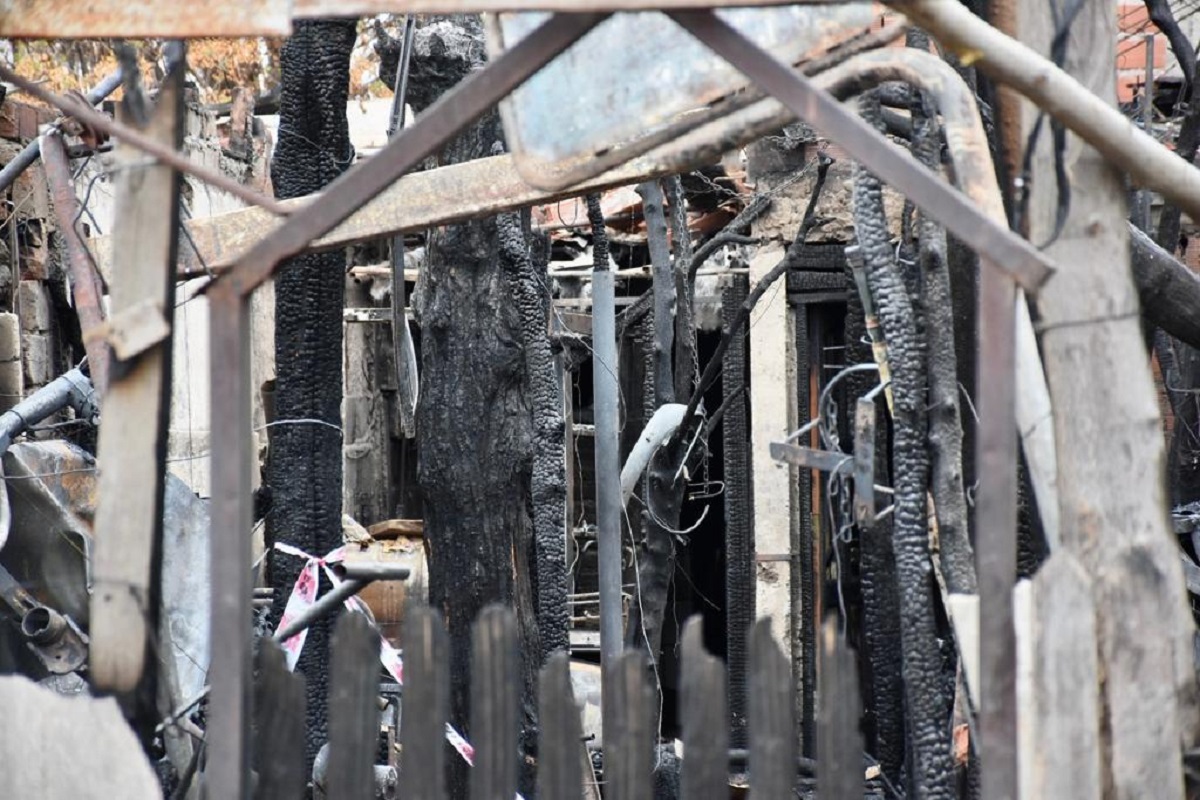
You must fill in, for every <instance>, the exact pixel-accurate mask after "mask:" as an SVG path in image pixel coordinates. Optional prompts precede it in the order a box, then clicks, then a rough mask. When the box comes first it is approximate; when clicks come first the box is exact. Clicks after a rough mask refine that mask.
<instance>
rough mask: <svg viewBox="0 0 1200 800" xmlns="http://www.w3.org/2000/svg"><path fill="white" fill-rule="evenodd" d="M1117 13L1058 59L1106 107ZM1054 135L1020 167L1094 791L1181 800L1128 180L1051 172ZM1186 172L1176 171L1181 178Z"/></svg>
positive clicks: (1089, 22) (1171, 630)
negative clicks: (1082, 590)
mask: <svg viewBox="0 0 1200 800" xmlns="http://www.w3.org/2000/svg"><path fill="white" fill-rule="evenodd" d="M1114 5H1115V3H1114V2H1113V0H1088V2H1085V3H1083V4H1082V6H1081V10H1080V11H1079V13H1078V15H1077V16H1076V17H1075V18H1074V20H1073V22H1072V23H1071V25H1070V37H1069V41H1068V43H1067V47H1066V59H1065V61H1064V65H1063V66H1064V69H1065V71H1066V72H1067V73H1069V74H1070V75H1072V76H1073V77H1075V78H1076V79H1077V80H1078V81H1079V82H1080V83H1081V84H1083V85H1084V86H1085V87H1087V89H1088V90H1089V91H1090V92H1091V93H1092V94H1094V95H1095V96H1096V97H1095V98H1092V99H1093V100H1095V99H1096V98H1099V100H1100V101H1102V103H1104V104H1109V105H1111V104H1112V103H1113V102H1114V101H1115V99H1116V87H1115V74H1114V72H1113V70H1112V69H1111V67H1107V68H1106V67H1104V66H1102V65H1105V64H1111V62H1112V58H1113V53H1114V48H1115V42H1116V33H1117V31H1116V21H1117V17H1116V15H1115V14H1114V8H1113V7H1114ZM1019 7H1020V9H1021V16H1020V19H1019V28H1018V33H1019V34H1020V38H1021V40H1022V41H1023V42H1025V43H1026V44H1027V45H1029V46H1030V47H1032V48H1033V49H1034V50H1035V51H1038V52H1040V53H1043V54H1044V53H1047V52H1049V51H1050V49H1051V38H1052V36H1053V31H1054V24H1053V17H1052V14H1051V7H1050V6H1049V5H1048V4H1046V3H1042V2H1037V0H1026V2H1024V3H1022V4H1020V6H1019ZM1089 97H1090V95H1089ZM1066 105H1068V106H1072V107H1078V106H1079V104H1077V103H1068V104H1066ZM1024 112H1025V114H1024V130H1025V131H1029V130H1030V129H1031V128H1032V126H1033V124H1034V123H1035V119H1036V117H1037V111H1036V109H1034V108H1033V107H1032V106H1030V105H1029V104H1026V105H1025V106H1024ZM1051 139H1052V137H1050V136H1048V135H1043V136H1042V137H1041V138H1040V140H1039V142H1038V145H1037V150H1036V151H1035V155H1034V159H1033V182H1032V186H1033V191H1032V194H1031V195H1030V202H1029V209H1028V220H1029V235H1030V238H1031V239H1032V240H1033V241H1037V242H1044V241H1049V240H1051V238H1052V234H1055V233H1057V234H1058V235H1057V238H1054V239H1053V243H1052V244H1050V245H1049V246H1048V247H1047V248H1046V249H1045V252H1046V254H1047V256H1049V257H1050V258H1052V259H1053V260H1054V262H1055V264H1056V265H1057V267H1058V269H1057V271H1056V272H1055V275H1054V278H1053V279H1052V280H1051V281H1049V282H1048V283H1047V284H1046V286H1045V288H1044V290H1043V291H1042V292H1041V293H1040V294H1039V295H1038V310H1039V312H1040V315H1039V330H1040V340H1041V346H1042V354H1043V360H1044V363H1045V366H1046V376H1047V380H1048V382H1049V386H1050V394H1051V396H1052V397H1053V398H1054V405H1053V412H1054V431H1055V439H1056V441H1057V444H1058V490H1059V498H1060V503H1059V508H1060V512H1061V519H1060V528H1061V540H1062V546H1063V547H1064V548H1066V549H1067V550H1069V551H1070V552H1071V553H1072V554H1074V555H1075V556H1076V557H1077V558H1079V560H1080V563H1081V564H1082V565H1083V567H1084V569H1085V570H1086V571H1087V573H1088V575H1089V576H1090V578H1091V581H1092V594H1093V597H1094V598H1095V602H1096V619H1097V627H1096V630H1097V634H1098V639H1099V647H1100V664H1099V669H1100V674H1101V675H1103V678H1104V682H1103V688H1102V692H1103V695H1102V703H1101V710H1102V714H1103V715H1104V716H1103V722H1102V724H1101V730H1103V731H1104V732H1105V735H1106V738H1107V741H1106V742H1105V752H1106V758H1105V759H1104V761H1103V762H1102V766H1103V767H1104V768H1105V769H1106V770H1109V771H1110V773H1111V774H1110V777H1109V779H1110V780H1111V781H1112V784H1111V791H1110V790H1106V792H1105V796H1106V797H1113V798H1116V799H1117V800H1120V799H1121V798H1134V797H1139V796H1144V795H1145V793H1146V790H1147V789H1146V787H1148V786H1153V787H1154V789H1153V794H1154V796H1155V797H1156V798H1163V799H1164V800H1169V799H1170V798H1179V797H1182V796H1183V783H1182V776H1181V771H1180V742H1181V741H1188V742H1190V741H1194V738H1195V736H1196V735H1197V723H1198V722H1200V713H1197V691H1196V673H1195V666H1194V663H1193V648H1194V641H1193V639H1194V634H1195V624H1194V622H1193V620H1192V618H1191V614H1190V613H1189V611H1188V602H1187V590H1186V588H1185V585H1184V580H1183V574H1182V571H1181V569H1180V565H1179V555H1178V547H1179V545H1178V542H1177V540H1176V537H1175V536H1174V534H1173V533H1172V532H1171V530H1170V528H1169V526H1168V524H1167V517H1166V514H1164V513H1163V509H1164V508H1165V507H1166V506H1167V503H1168V498H1167V496H1166V485H1165V482H1164V481H1163V479H1162V476H1163V472H1164V469H1165V458H1164V456H1165V452H1164V443H1163V437H1162V427H1161V418H1160V413H1159V405H1158V396H1157V394H1156V392H1155V388H1154V382H1153V377H1152V375H1151V371H1150V364H1149V361H1148V359H1147V358H1146V344H1145V340H1144V337H1143V331H1142V326H1141V321H1140V312H1141V309H1140V307H1139V302H1138V295H1137V291H1136V287H1135V284H1134V281H1133V278H1132V275H1131V271H1130V266H1129V264H1130V258H1129V252H1130V251H1129V228H1128V225H1127V222H1126V220H1127V209H1126V203H1125V198H1126V188H1125V187H1126V184H1125V178H1124V176H1123V175H1122V174H1121V173H1120V172H1119V171H1118V170H1117V169H1116V168H1115V167H1114V166H1113V163H1114V162H1113V159H1112V158H1109V157H1106V156H1105V155H1103V154H1102V153H1101V152H1099V151H1098V150H1096V149H1094V148H1093V147H1091V146H1089V145H1087V144H1085V143H1084V142H1083V141H1082V140H1080V139H1079V138H1078V137H1076V136H1073V135H1072V136H1068V137H1067V142H1066V147H1065V150H1064V151H1063V152H1062V158H1063V163H1062V164H1061V165H1056V163H1055V158H1056V157H1055V148H1054V146H1053V142H1052V141H1051ZM1122 141H1123V142H1125V143H1127V144H1132V139H1131V138H1129V137H1123V138H1122ZM1059 168H1062V169H1065V171H1066V174H1067V175H1069V176H1070V179H1071V187H1070V188H1071V202H1070V207H1069V213H1068V214H1067V216H1066V219H1065V221H1064V224H1063V226H1062V229H1061V232H1059V231H1057V230H1056V223H1055V221H1056V215H1057V211H1058V208H1059V202H1060V199H1059V194H1058V192H1057V191H1056V190H1055V188H1054V179H1053V176H1054V174H1055V172H1056V170H1057V169H1059ZM1191 172H1192V171H1191V170H1186V169H1185V170H1182V171H1177V172H1176V173H1175V174H1177V175H1178V176H1179V179H1180V181H1179V183H1180V185H1182V184H1183V183H1185V182H1187V180H1191V178H1189V177H1188V175H1186V174H1185V173H1191ZM1192 177H1193V178H1194V175H1193V176H1192ZM1100 267H1103V268H1100ZM1131 464H1132V465H1136V467H1135V468H1134V469H1130V468H1129V465H1131ZM984 613H986V610H985V612H984Z"/></svg>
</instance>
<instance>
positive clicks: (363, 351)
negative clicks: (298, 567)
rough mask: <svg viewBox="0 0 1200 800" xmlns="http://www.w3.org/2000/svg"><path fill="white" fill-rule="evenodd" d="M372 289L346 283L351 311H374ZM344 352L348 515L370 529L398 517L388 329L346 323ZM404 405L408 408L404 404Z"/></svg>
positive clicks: (353, 281)
mask: <svg viewBox="0 0 1200 800" xmlns="http://www.w3.org/2000/svg"><path fill="white" fill-rule="evenodd" d="M371 305H372V303H371V297H370V292H369V291H368V290H367V287H366V286H364V285H363V284H361V283H360V282H359V281H358V280H356V279H354V278H350V277H347V278H346V307H347V308H352V307H358V308H364V307H370V306H371ZM343 330H344V335H343V339H342V341H343V349H342V385H343V387H344V388H343V395H342V420H343V423H342V424H343V427H344V432H343V434H342V476H343V477H342V512H343V513H345V514H349V515H350V516H352V517H354V519H356V520H358V521H359V522H360V523H362V524H363V525H364V526H367V525H373V524H375V523H376V522H379V521H381V520H385V519H388V518H390V517H391V516H392V501H391V487H392V479H391V458H390V449H391V448H390V445H391V436H390V426H389V424H388V419H387V401H386V400H385V399H384V396H383V391H382V389H381V383H382V380H383V376H384V374H385V370H386V369H387V365H386V364H385V361H386V360H387V358H386V355H384V354H385V353H386V350H385V348H384V347H383V346H382V344H383V340H384V339H385V338H386V335H387V332H386V331H385V330H384V326H383V325H375V324H371V323H353V322H348V323H344V329H343ZM401 405H403V403H401Z"/></svg>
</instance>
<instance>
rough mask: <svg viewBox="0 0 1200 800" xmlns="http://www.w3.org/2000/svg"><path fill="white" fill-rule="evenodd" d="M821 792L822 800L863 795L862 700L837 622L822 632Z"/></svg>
mask: <svg viewBox="0 0 1200 800" xmlns="http://www.w3.org/2000/svg"><path fill="white" fill-rule="evenodd" d="M818 703H819V705H820V711H819V712H818V719H817V728H818V733H817V737H818V741H817V790H818V795H819V796H820V797H821V798H822V800H839V798H844V797H858V796H859V795H861V794H862V793H863V768H862V752H863V740H862V734H861V733H860V732H859V730H858V720H859V716H860V715H861V714H862V699H861V698H860V696H859V693H858V667H857V665H856V664H855V658H854V653H853V652H851V651H850V648H849V646H848V645H847V644H846V640H845V638H844V637H842V636H841V635H840V634H839V633H838V629H837V622H836V620H834V619H828V620H826V621H825V624H824V626H823V627H822V629H821V694H820V697H819V698H818Z"/></svg>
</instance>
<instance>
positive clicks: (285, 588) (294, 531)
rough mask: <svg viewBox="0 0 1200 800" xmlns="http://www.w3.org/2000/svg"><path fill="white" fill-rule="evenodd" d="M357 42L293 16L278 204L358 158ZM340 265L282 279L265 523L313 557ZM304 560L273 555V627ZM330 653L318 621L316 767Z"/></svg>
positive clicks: (318, 536)
mask: <svg viewBox="0 0 1200 800" xmlns="http://www.w3.org/2000/svg"><path fill="white" fill-rule="evenodd" d="M354 38H355V23H354V22H353V21H337V22H333V21H312V22H298V23H297V24H296V29H295V32H294V33H293V35H292V37H291V38H290V39H289V40H288V42H287V44H285V45H284V48H283V55H282V79H283V93H282V98H281V101H280V121H279V143H278V145H277V147H276V150H275V158H274V160H273V162H272V165H271V178H272V182H273V184H274V188H275V195H276V197H279V198H280V199H285V198H291V197H300V196H303V195H306V194H311V193H313V192H316V191H318V190H320V189H321V188H322V187H324V186H325V185H326V184H328V183H329V182H330V181H332V180H334V179H335V178H336V177H337V176H338V175H340V174H341V173H342V172H343V171H345V169H346V168H347V167H348V166H349V165H350V163H351V162H352V160H353V154H352V152H351V147H350V138H349V130H348V127H347V123H346V100H347V96H348V93H349V79H350V73H349V69H350V51H351V49H352V48H353V46H354ZM344 267H345V258H344V256H343V255H342V254H341V253H336V252H335V253H325V254H317V255H305V256H300V257H298V258H295V259H292V260H291V261H289V262H287V264H286V265H285V266H284V268H283V269H282V270H281V271H280V272H279V274H278V277H277V278H276V281H275V318H276V326H275V354H276V355H275V368H276V387H275V419H276V421H283V422H289V423H290V424H281V425H277V426H275V427H273V428H272V430H271V435H270V443H271V444H270V448H271V449H270V456H269V460H268V468H267V483H268V486H269V487H270V494H271V506H270V511H269V512H268V516H267V529H268V531H269V535H270V538H271V540H273V541H280V542H287V543H288V544H291V545H293V546H295V547H298V548H300V549H302V550H304V551H305V552H308V553H312V554H314V555H324V554H325V553H327V552H329V551H330V550H331V549H333V548H334V547H336V546H337V545H339V544H340V543H341V538H342V536H341V512H342V452H341V451H342V436H341V424H342V418H341V403H342V305H343V300H344V298H343V295H344V284H343V271H344ZM302 420H309V422H301V421H302ZM312 420H316V421H317V422H311V421H312ZM301 566H303V565H302V563H301V561H300V560H299V559H296V558H294V557H292V556H288V555H283V554H279V553H277V552H276V553H275V554H273V556H272V559H271V566H270V583H271V586H272V587H273V588H274V590H275V595H274V596H275V603H274V606H273V607H272V610H271V617H272V623H273V624H277V623H278V620H279V618H280V617H281V616H282V615H283V610H284V606H285V605H286V603H287V598H288V596H289V595H290V593H291V590H292V586H293V585H294V583H295V581H296V577H297V575H298V574H299V571H300V568H301ZM328 656H329V625H328V622H323V623H318V624H316V625H314V626H313V627H312V629H311V630H310V631H309V634H308V640H307V643H306V644H305V648H304V652H303V654H302V655H301V657H300V661H299V663H298V665H297V669H298V670H299V671H300V672H301V673H302V674H303V675H304V677H305V679H306V691H307V701H308V702H307V710H308V726H307V730H306V743H307V759H308V763H309V764H310V765H311V763H312V759H313V758H315V757H316V754H317V751H318V750H319V749H320V747H321V745H322V744H323V743H324V741H325V738H326V697H327V694H328V670H329V657H328Z"/></svg>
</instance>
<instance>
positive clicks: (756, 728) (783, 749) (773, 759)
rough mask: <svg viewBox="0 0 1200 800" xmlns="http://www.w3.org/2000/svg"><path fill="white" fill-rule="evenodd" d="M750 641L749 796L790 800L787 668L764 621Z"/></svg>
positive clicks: (791, 721)
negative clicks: (788, 799) (787, 798)
mask: <svg viewBox="0 0 1200 800" xmlns="http://www.w3.org/2000/svg"><path fill="white" fill-rule="evenodd" d="M750 642H751V663H750V703H749V705H750V721H749V722H750V797H751V798H754V799H755V800H779V798H786V797H791V796H792V787H793V785H794V784H795V782H796V752H795V742H796V734H795V730H796V727H795V718H794V716H793V705H792V690H791V680H792V670H791V666H790V665H789V664H788V660H787V658H786V657H784V655H783V651H781V650H780V649H779V645H778V644H777V643H776V642H775V640H774V639H773V638H772V637H771V621H770V619H766V618H764V619H760V620H759V621H758V622H756V623H755V624H754V631H753V633H751V635H750Z"/></svg>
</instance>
